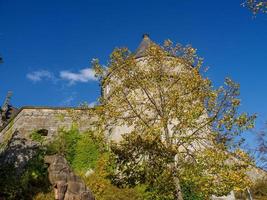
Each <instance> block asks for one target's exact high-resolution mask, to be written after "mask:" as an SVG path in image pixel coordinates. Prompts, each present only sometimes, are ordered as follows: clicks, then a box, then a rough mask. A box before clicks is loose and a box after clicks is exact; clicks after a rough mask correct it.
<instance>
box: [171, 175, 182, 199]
mask: <svg viewBox="0 0 267 200" xmlns="http://www.w3.org/2000/svg"><path fill="white" fill-rule="evenodd" d="M173 182H174V185H175V199H176V200H183V194H182V190H181V185H180V181H179V178H178V177H173Z"/></svg>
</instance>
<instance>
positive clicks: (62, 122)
mask: <svg viewBox="0 0 267 200" xmlns="http://www.w3.org/2000/svg"><path fill="white" fill-rule="evenodd" d="M90 110H91V109H76V108H75V109H72V108H51V107H23V108H21V109H20V111H19V112H18V114H17V115H16V116H15V117H14V118H13V119H12V120H11V121H10V122H9V123H8V124H7V125H6V126H5V127H3V128H2V129H0V144H3V143H4V142H5V141H8V139H9V138H10V137H11V136H12V134H13V133H14V132H19V134H20V135H21V136H23V137H25V138H28V137H29V135H30V134H31V133H32V132H34V131H38V130H40V129H45V130H47V131H48V135H47V137H49V138H50V137H53V136H54V135H55V134H56V133H57V131H58V129H60V128H66V129H69V128H70V127H71V126H72V124H73V123H74V122H75V123H76V124H78V128H79V130H80V131H85V130H86V129H88V128H90V121H92V118H91V117H90V115H89V114H88V111H90Z"/></svg>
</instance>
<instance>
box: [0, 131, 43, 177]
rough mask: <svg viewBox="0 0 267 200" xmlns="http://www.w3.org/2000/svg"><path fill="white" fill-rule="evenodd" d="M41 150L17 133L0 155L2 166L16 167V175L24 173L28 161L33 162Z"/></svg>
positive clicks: (34, 143)
mask: <svg viewBox="0 0 267 200" xmlns="http://www.w3.org/2000/svg"><path fill="white" fill-rule="evenodd" d="M38 149H39V145H38V143H36V142H34V141H30V140H27V139H25V138H24V137H23V136H22V135H21V133H20V132H18V131H15V133H13V135H12V137H11V138H10V140H9V141H8V143H7V145H6V147H5V151H3V152H2V153H0V163H1V166H4V165H11V166H14V167H15V169H16V171H15V172H14V173H16V174H18V175H19V174H20V173H21V172H23V170H24V168H25V166H26V165H27V163H28V161H29V160H31V159H32V158H33V157H34V156H35V155H36V153H37V151H38Z"/></svg>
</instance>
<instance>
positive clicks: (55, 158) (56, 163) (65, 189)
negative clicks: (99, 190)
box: [44, 155, 95, 200]
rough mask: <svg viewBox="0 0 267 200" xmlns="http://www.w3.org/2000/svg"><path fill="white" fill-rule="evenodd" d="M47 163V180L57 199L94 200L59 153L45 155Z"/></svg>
mask: <svg viewBox="0 0 267 200" xmlns="http://www.w3.org/2000/svg"><path fill="white" fill-rule="evenodd" d="M44 160H45V163H47V164H48V165H49V167H48V175H49V181H50V183H51V184H52V185H53V186H54V191H55V196H57V197H58V199H59V200H94V199H95V198H94V196H93V194H92V192H91V191H90V190H89V189H88V188H87V187H86V185H85V184H84V183H83V182H82V180H81V178H80V177H78V176H76V175H75V174H74V173H73V172H72V171H71V169H70V167H69V165H68V163H67V161H66V159H65V158H64V157H63V156H60V155H52V156H45V159H44Z"/></svg>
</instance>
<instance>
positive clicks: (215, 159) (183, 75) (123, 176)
mask: <svg viewBox="0 0 267 200" xmlns="http://www.w3.org/2000/svg"><path fill="white" fill-rule="evenodd" d="M93 65H94V68H95V71H96V73H97V76H98V77H99V79H100V80H101V84H102V86H103V90H104V91H105V90H106V88H108V92H106V93H105V92H104V96H103V97H102V98H101V100H100V105H101V106H99V107H98V108H97V109H96V112H98V114H99V116H101V117H100V120H99V121H98V122H99V125H100V126H99V127H100V128H99V129H98V130H100V132H101V131H102V133H105V134H106V133H107V131H106V130H109V129H112V127H120V126H123V127H127V128H125V129H124V131H122V132H121V134H124V135H123V139H122V140H121V142H120V143H119V144H113V145H111V149H112V151H113V153H114V155H115V160H116V167H117V170H116V174H114V176H113V180H114V182H115V183H116V184H118V185H121V186H131V185H132V186H133V185H138V184H147V185H148V186H149V187H148V188H150V190H152V191H153V192H154V193H156V196H155V197H157V198H159V199H162V198H163V197H164V199H183V197H182V188H181V183H182V182H192V184H194V185H195V186H196V188H197V190H198V191H199V192H201V194H203V195H204V196H205V197H208V196H210V195H212V194H215V195H226V194H228V193H229V192H230V191H231V190H233V189H237V190H238V189H240V190H242V189H245V188H246V187H247V186H248V185H249V179H248V178H247V176H246V174H245V172H246V170H247V167H248V165H249V164H251V163H250V162H251V160H250V158H249V157H248V156H247V155H246V154H245V153H243V152H242V151H241V150H240V149H239V145H240V144H241V141H242V139H241V133H242V131H245V130H247V129H250V128H252V127H253V126H254V119H255V116H254V115H252V116H250V115H248V114H246V113H240V112H239V110H238V108H239V105H240V99H239V98H238V96H239V85H238V84H236V83H235V82H233V81H232V80H230V79H229V78H227V79H226V80H225V84H224V86H222V87H219V88H217V89H216V88H214V87H213V85H212V83H211V81H210V80H209V79H208V78H206V77H204V76H203V74H202V73H204V72H203V70H202V68H203V67H202V59H201V58H199V57H198V56H197V54H196V50H195V49H194V48H192V47H191V46H186V47H183V46H181V45H179V44H178V45H174V44H173V43H172V42H171V41H169V40H167V41H165V42H164V45H163V46H159V45H156V44H151V45H150V47H149V48H148V49H147V50H146V56H144V57H141V58H138V59H137V58H136V57H135V54H134V53H131V52H130V51H129V50H128V49H127V48H121V49H115V50H114V52H113V53H112V54H111V56H110V60H109V63H108V67H107V68H106V67H103V66H101V65H100V64H99V62H98V60H94V61H93ZM151 188H153V189H151ZM148 190H149V189H148ZM161 195H162V196H161ZM160 196H161V197H160Z"/></svg>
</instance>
